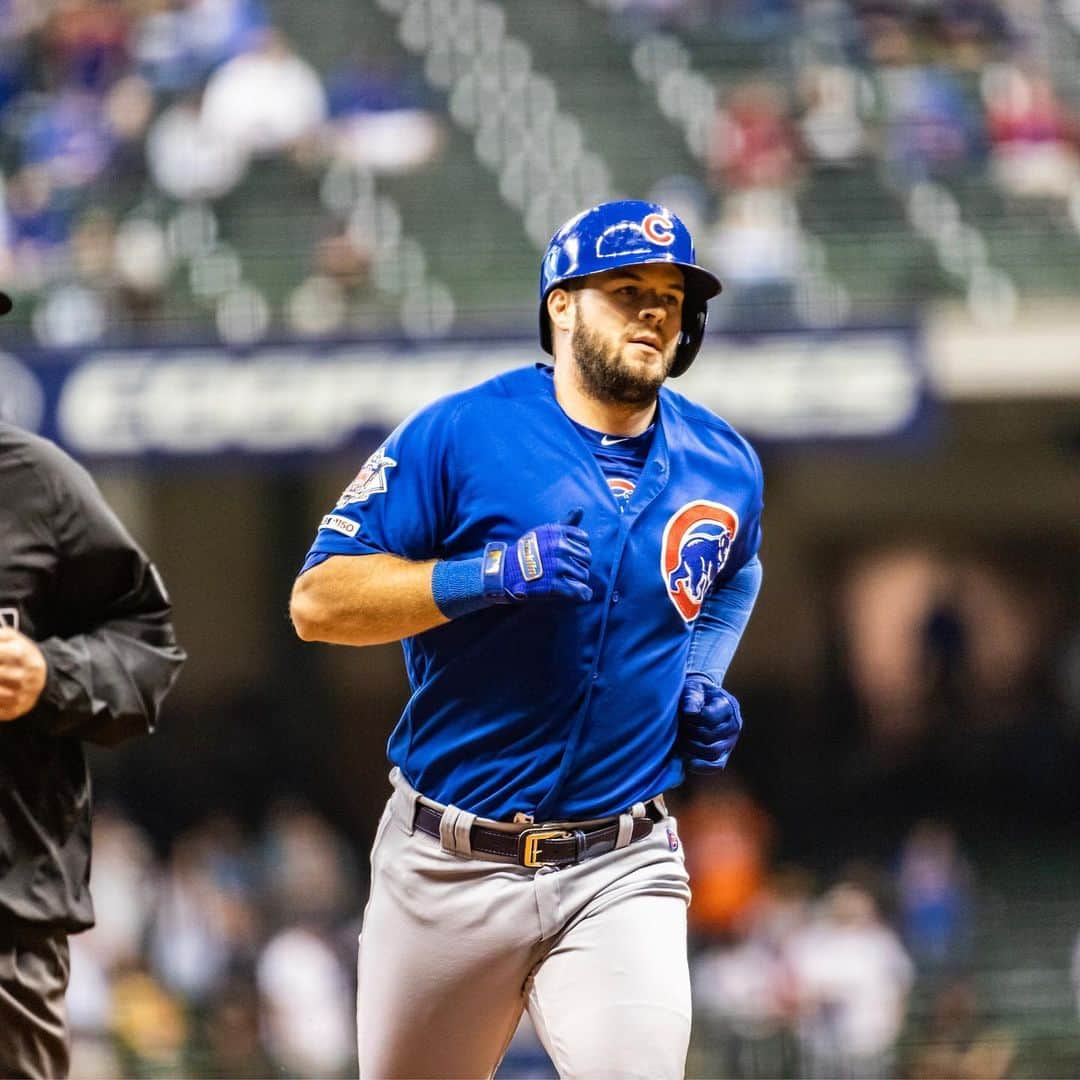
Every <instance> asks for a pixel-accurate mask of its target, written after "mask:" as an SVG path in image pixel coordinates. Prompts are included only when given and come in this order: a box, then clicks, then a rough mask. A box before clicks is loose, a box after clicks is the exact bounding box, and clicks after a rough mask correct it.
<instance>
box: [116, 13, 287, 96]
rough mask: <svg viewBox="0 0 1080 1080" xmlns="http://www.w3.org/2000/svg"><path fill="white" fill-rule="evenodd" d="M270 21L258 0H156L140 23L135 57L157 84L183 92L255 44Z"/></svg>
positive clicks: (161, 89) (162, 87)
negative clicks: (163, 0)
mask: <svg viewBox="0 0 1080 1080" xmlns="http://www.w3.org/2000/svg"><path fill="white" fill-rule="evenodd" d="M265 26H266V17H265V15H264V13H263V9H262V5H261V4H260V3H259V2H258V0H176V2H174V3H170V4H161V5H157V4H154V5H151V6H150V8H149V10H148V11H147V13H146V14H145V15H144V17H143V19H142V20H141V22H140V24H139V28H138V32H137V35H136V39H135V44H134V54H135V59H136V62H137V64H138V68H139V70H140V71H141V72H142V73H143V74H144V75H145V76H146V77H147V78H148V79H149V81H150V83H151V84H152V85H153V86H154V88H155V89H156V90H160V91H164V92H167V93H183V92H184V91H187V90H191V89H192V88H194V87H196V86H198V85H199V84H200V83H202V81H203V80H204V79H205V78H206V76H207V75H208V74H209V73H210V71H212V70H213V69H214V68H215V67H217V66H218V65H219V64H223V63H225V61H227V60H230V59H232V58H233V57H235V56H239V55H240V54H241V53H242V52H245V51H246V50H247V49H248V48H250V47H251V46H252V44H253V42H254V41H255V39H256V38H257V35H258V34H259V33H260V32H261V31H262V30H263V29H264V28H265Z"/></svg>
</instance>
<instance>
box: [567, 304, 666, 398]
mask: <svg viewBox="0 0 1080 1080" xmlns="http://www.w3.org/2000/svg"><path fill="white" fill-rule="evenodd" d="M570 344H571V348H572V350H573V355H574V363H575V364H576V365H577V369H578V373H579V375H580V377H581V386H582V389H584V391H585V392H586V393H587V394H588V395H589V397H591V398H593V399H594V400H596V401H602V402H604V403H605V404H611V405H648V404H649V403H650V402H651V401H655V400H656V395H657V394H658V393H659V392H660V387H661V386H662V385H663V384H664V380H665V379H666V378H667V377H668V374H669V372H670V371H671V368H672V365H673V364H674V363H675V350H674V349H671V350H670V355H669V356H667V357H665V358H664V359H663V361H662V363H661V364H660V365H651V366H646V365H641V364H633V363H629V362H627V361H626V360H625V359H624V358H623V355H622V354H623V346H622V344H621V343H619V342H612V341H610V340H607V339H605V338H604V337H603V336H602V335H601V334H600V333H599V332H598V331H596V330H593V329H591V328H590V327H588V326H586V325H585V323H584V322H583V321H579V322H578V323H577V324H576V325H575V326H574V330H573V333H572V335H571V338H570Z"/></svg>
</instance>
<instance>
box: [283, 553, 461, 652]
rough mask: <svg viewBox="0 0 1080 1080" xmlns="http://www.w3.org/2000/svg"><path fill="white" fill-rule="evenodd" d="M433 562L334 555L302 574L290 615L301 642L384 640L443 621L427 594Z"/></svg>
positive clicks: (397, 638) (376, 642)
mask: <svg viewBox="0 0 1080 1080" xmlns="http://www.w3.org/2000/svg"><path fill="white" fill-rule="evenodd" d="M434 566H435V563H434V561H428V562H410V561H409V560H407V559H400V558H398V557H397V556H394V555H358V556H352V555H336V556H332V557H331V558H329V559H327V560H326V561H325V562H323V563H320V564H319V565H318V566H313V567H312V568H311V569H310V570H307V571H306V572H305V573H303V574H301V575H300V577H299V578H297V580H296V584H295V585H294V586H293V593H292V600H291V602H290V604H289V614H290V615H291V617H292V621H293V626H294V627H295V628H296V633H297V634H298V635H299V637H300V638H302V639H303V640H304V641H325V642H329V643H330V644H334V645H383V644H386V643H387V642H390V641H400V640H401V639H402V638H406V637H412V636H413V635H414V634H422V633H423V632H424V631H425V630H430V629H432V628H433V627H435V626H441V625H442V624H443V623H445V622H447V621H448V620H447V618H446V616H445V615H443V613H442V612H441V611H440V610H439V609H438V607H436V605H435V601H434V599H433V598H432V595H431V573H432V570H433V568H434Z"/></svg>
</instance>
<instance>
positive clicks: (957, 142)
mask: <svg viewBox="0 0 1080 1080" xmlns="http://www.w3.org/2000/svg"><path fill="white" fill-rule="evenodd" d="M867 32H868V44H869V52H870V57H871V59H872V60H873V62H874V65H875V68H876V79H877V82H878V85H879V88H880V98H881V102H880V108H881V112H882V123H883V129H884V132H883V134H884V146H883V159H884V165H885V167H886V169H887V172H888V175H889V177H890V178H891V179H892V180H893V182H894V183H896V184H898V185H901V186H904V187H907V186H910V185H911V184H914V183H916V182H917V181H920V180H925V179H929V178H933V177H940V176H943V175H949V174H954V173H958V172H961V171H963V170H964V169H965V168H968V167H970V166H973V165H975V164H976V163H977V162H978V161H979V160H980V156H981V154H982V153H983V150H984V133H983V130H982V124H981V116H980V114H979V111H978V108H977V103H975V102H970V101H968V100H967V99H966V97H965V95H964V92H963V88H962V86H961V83H960V81H959V79H958V78H957V76H956V75H955V74H954V73H953V72H952V71H951V70H950V69H949V68H948V67H947V66H946V65H943V64H941V63H939V62H937V58H936V57H933V56H931V57H929V58H928V57H927V56H925V55H924V53H923V51H922V49H921V48H920V44H919V43H918V42H917V40H916V38H915V35H914V33H913V30H912V28H911V26H909V25H908V24H907V23H906V22H905V21H904V20H903V19H901V18H900V17H898V16H896V15H894V14H891V13H881V14H878V15H877V16H876V17H875V18H873V19H871V20H868V23H867Z"/></svg>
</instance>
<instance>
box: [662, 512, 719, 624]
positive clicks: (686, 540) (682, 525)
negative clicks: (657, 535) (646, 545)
mask: <svg viewBox="0 0 1080 1080" xmlns="http://www.w3.org/2000/svg"><path fill="white" fill-rule="evenodd" d="M738 531H739V515H738V514H736V513H735V511H734V510H732V509H731V507H729V506H724V505H723V504H722V503H716V502H708V501H707V500H705V499H696V500H695V501H694V502H689V503H686V504H685V505H684V506H682V507H680V508H679V509H678V510H676V511H675V513H674V514H672V515H671V517H670V518H669V519H668V523H667V525H665V526H664V538H663V540H662V541H661V544H660V573H661V574H662V575H663V578H664V586H665V588H666V589H667V593H668V596H669V597H670V598H671V602H672V603H673V604H674V605H675V610H676V611H677V612H678V613H679V614H680V615H681V616H682V617H683V619H684V620H685V621H686V622H692V621H693V620H694V619H695V618H697V615H698V612H700V611H701V605H702V604H703V603H704V602H705V597H706V596H708V594H709V589H711V588H712V584H713V582H714V581H715V580H716V577H717V575H718V574H719V573H720V571H721V570H723V568H724V564H725V563H726V562H727V560H728V555H729V554H730V552H731V545H732V543H733V542H734V540H735V536H736V534H737V533H738Z"/></svg>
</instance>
